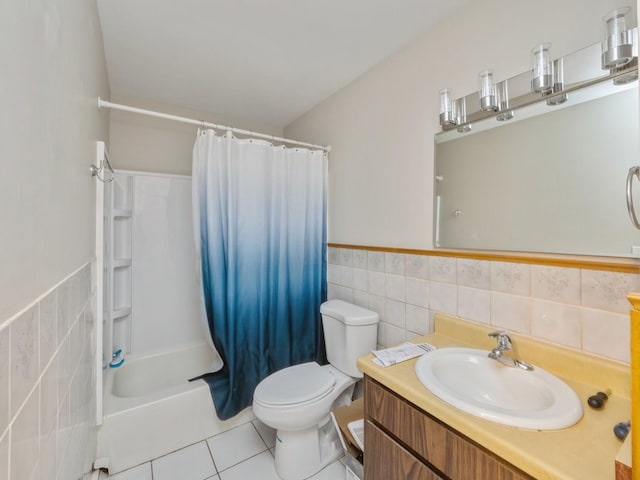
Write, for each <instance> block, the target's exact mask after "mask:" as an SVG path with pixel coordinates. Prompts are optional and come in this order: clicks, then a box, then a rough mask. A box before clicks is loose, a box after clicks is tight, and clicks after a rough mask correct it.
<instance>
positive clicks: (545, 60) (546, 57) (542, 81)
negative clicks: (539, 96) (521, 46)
mask: <svg viewBox="0 0 640 480" xmlns="http://www.w3.org/2000/svg"><path fill="white" fill-rule="evenodd" d="M550 50H551V44H550V43H541V44H540V45H537V46H536V47H534V48H532V49H531V64H532V67H533V72H532V77H531V90H533V91H534V92H543V93H546V92H549V91H550V90H551V89H552V88H553V62H552V61H551V54H550Z"/></svg>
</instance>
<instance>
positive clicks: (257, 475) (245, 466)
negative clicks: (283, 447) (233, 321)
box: [220, 452, 280, 480]
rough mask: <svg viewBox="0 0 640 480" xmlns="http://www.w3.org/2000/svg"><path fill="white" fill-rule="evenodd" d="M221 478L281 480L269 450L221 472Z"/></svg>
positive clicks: (229, 479)
mask: <svg viewBox="0 0 640 480" xmlns="http://www.w3.org/2000/svg"><path fill="white" fill-rule="evenodd" d="M220 480H280V477H278V475H276V470H275V467H274V465H273V457H272V456H271V454H270V453H269V452H262V453H261V454H260V455H256V456H255V457H252V458H250V459H249V460H246V461H244V462H242V463H239V464H238V465H236V466H234V467H231V468H230V469H228V470H225V471H224V472H220Z"/></svg>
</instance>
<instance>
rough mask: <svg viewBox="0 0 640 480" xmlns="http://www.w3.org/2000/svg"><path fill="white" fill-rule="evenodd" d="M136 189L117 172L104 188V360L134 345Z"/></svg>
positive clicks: (129, 176) (132, 182) (125, 176)
mask: <svg viewBox="0 0 640 480" xmlns="http://www.w3.org/2000/svg"><path fill="white" fill-rule="evenodd" d="M134 190H135V182H134V177H133V176H132V175H129V174H127V173H124V172H118V171H116V172H115V174H114V181H113V182H111V183H109V184H107V188H106V189H105V210H104V218H105V239H106V240H105V267H106V268H105V286H106V288H105V292H106V296H105V307H106V308H105V319H106V320H107V323H105V325H104V332H105V333H104V339H103V352H104V355H105V360H109V359H110V355H111V353H112V352H114V351H115V350H117V349H119V348H121V349H122V350H123V351H124V352H125V353H128V352H129V349H130V346H131V320H132V305H133V303H132V300H133V299H132V293H131V291H132V286H131V275H132V269H133V266H132V261H131V256H132V244H131V242H132V234H133V214H134V211H135V205H134V201H133V199H134Z"/></svg>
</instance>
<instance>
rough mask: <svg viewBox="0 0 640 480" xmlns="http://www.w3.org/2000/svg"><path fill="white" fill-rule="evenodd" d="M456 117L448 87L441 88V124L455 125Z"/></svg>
mask: <svg viewBox="0 0 640 480" xmlns="http://www.w3.org/2000/svg"><path fill="white" fill-rule="evenodd" d="M455 124H456V119H455V114H454V111H453V101H452V99H451V92H450V91H449V89H448V88H445V89H444V90H440V125H455Z"/></svg>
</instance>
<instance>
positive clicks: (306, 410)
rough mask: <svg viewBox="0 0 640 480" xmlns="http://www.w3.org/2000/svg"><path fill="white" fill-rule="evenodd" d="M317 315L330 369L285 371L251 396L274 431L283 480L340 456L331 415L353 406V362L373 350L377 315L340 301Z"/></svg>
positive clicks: (311, 366)
mask: <svg viewBox="0 0 640 480" xmlns="http://www.w3.org/2000/svg"><path fill="white" fill-rule="evenodd" d="M320 313H321V314H322V327H323V329H324V338H325V345H326V349H327V359H328V360H329V365H324V366H320V365H318V364H317V363H315V362H310V363H303V364H301V365H295V366H293V367H288V368H285V369H283V370H280V371H278V372H275V373H273V374H271V375H269V376H268V377H267V378H265V379H264V380H262V382H260V383H259V384H258V386H257V387H256V391H255V393H254V394H253V412H254V414H255V416H256V417H258V419H259V420H260V421H262V423H264V424H266V425H268V426H270V427H272V428H275V429H276V430H277V431H278V432H277V436H276V453H275V467H276V472H277V473H278V475H279V476H280V477H281V478H283V479H284V480H302V479H304V478H308V477H310V476H311V475H313V474H315V473H317V472H319V471H320V470H322V468H324V467H325V466H326V465H328V464H329V463H331V462H333V461H334V460H336V459H337V458H339V457H340V456H341V455H342V448H341V445H340V441H339V439H338V436H337V432H336V430H335V428H334V426H333V422H332V421H331V417H330V416H329V412H330V411H331V410H332V409H333V408H334V407H336V406H339V405H343V404H348V403H350V402H351V395H352V394H353V388H354V386H355V382H356V381H357V380H358V379H359V378H362V373H361V372H360V371H359V370H358V368H357V367H356V361H357V359H358V357H361V356H362V355H366V354H367V353H369V352H370V351H371V350H373V349H374V348H375V347H376V339H377V334H378V326H377V323H378V314H377V313H375V312H372V311H370V310H367V309H364V308H361V307H358V306H356V305H352V304H350V303H347V302H343V301H342V300H330V301H328V302H325V303H323V304H322V305H321V306H320Z"/></svg>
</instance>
